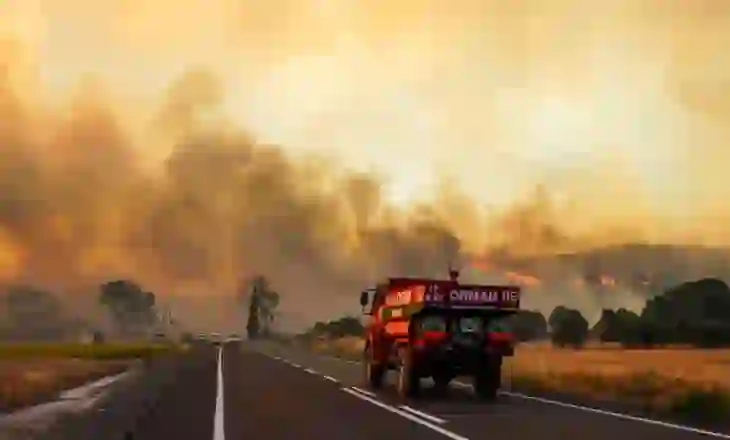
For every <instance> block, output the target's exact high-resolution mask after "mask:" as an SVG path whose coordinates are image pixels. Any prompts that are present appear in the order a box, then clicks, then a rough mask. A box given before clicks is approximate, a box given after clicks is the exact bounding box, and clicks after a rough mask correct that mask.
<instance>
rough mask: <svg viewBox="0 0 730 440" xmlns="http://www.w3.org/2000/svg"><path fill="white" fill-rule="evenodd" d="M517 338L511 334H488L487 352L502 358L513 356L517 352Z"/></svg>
mask: <svg viewBox="0 0 730 440" xmlns="http://www.w3.org/2000/svg"><path fill="white" fill-rule="evenodd" d="M514 342H515V338H514V335H513V334H512V333H510V332H489V333H487V347H486V348H487V350H488V351H490V352H493V353H498V354H500V355H502V356H513V355H514V352H515V344H514Z"/></svg>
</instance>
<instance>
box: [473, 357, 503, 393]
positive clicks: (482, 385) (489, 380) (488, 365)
mask: <svg viewBox="0 0 730 440" xmlns="http://www.w3.org/2000/svg"><path fill="white" fill-rule="evenodd" d="M501 383H502V362H501V359H500V361H499V362H496V361H492V360H490V361H487V362H485V365H484V366H483V367H482V368H480V369H479V371H477V373H476V375H475V376H474V391H475V392H476V395H477V397H478V398H479V399H481V400H485V401H491V400H495V399H496V398H497V394H498V392H499V388H500V386H501Z"/></svg>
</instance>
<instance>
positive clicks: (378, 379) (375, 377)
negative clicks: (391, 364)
mask: <svg viewBox="0 0 730 440" xmlns="http://www.w3.org/2000/svg"><path fill="white" fill-rule="evenodd" d="M363 369H364V373H365V383H367V384H368V385H369V386H370V388H373V389H378V388H381V387H382V386H383V378H384V377H385V369H384V368H383V367H382V366H381V365H377V364H375V363H373V356H372V349H371V348H370V346H369V345H368V347H367V348H366V349H365V353H364V356H363Z"/></svg>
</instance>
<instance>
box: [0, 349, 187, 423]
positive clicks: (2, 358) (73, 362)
mask: <svg viewBox="0 0 730 440" xmlns="http://www.w3.org/2000/svg"><path fill="white" fill-rule="evenodd" d="M171 349H176V347H170V346H162V345H150V344H146V345H145V344H104V345H84V344H54V345H41V344H25V345H0V412H7V411H12V410H14V409H17V408H20V407H24V406H28V405H32V404H36V403H40V402H43V401H46V400H50V399H53V398H55V397H56V396H57V395H58V393H59V392H61V391H63V390H66V389H69V388H74V387H77V386H80V385H83V384H84V383H87V382H90V381H92V380H95V379H98V378H101V377H104V376H108V375H112V374H117V373H121V372H123V371H124V370H126V369H127V368H129V367H130V366H131V365H132V364H133V363H135V362H139V361H140V359H143V358H146V357H149V356H154V355H157V354H159V353H163V352H167V351H170V350H171Z"/></svg>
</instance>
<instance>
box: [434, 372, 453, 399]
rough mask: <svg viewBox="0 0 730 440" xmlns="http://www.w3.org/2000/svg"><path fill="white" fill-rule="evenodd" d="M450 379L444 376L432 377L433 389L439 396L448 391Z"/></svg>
mask: <svg viewBox="0 0 730 440" xmlns="http://www.w3.org/2000/svg"><path fill="white" fill-rule="evenodd" d="M451 379H452V377H451V376H450V375H445V374H436V375H434V376H433V385H434V389H435V391H436V392H437V393H439V394H444V393H446V392H447V391H448V390H449V384H450V383H451Z"/></svg>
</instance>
